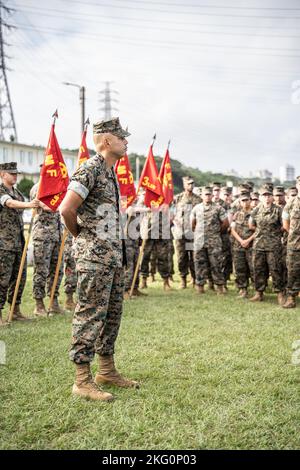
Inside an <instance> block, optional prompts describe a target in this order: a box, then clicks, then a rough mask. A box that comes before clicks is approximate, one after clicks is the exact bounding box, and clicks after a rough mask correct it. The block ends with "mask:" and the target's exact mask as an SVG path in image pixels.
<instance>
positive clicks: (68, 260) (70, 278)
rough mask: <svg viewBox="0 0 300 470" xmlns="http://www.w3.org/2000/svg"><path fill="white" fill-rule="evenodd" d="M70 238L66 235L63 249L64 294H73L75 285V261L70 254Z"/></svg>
mask: <svg viewBox="0 0 300 470" xmlns="http://www.w3.org/2000/svg"><path fill="white" fill-rule="evenodd" d="M72 239H73V237H72V236H70V235H68V236H67V239H66V243H65V249H64V271H65V282H64V289H65V293H66V294H74V292H75V291H76V286H77V275H76V262H75V259H74V256H73V254H72Z"/></svg>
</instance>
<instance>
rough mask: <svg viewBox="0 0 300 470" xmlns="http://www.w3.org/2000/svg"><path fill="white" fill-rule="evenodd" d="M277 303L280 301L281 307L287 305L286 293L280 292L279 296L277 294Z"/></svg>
mask: <svg viewBox="0 0 300 470" xmlns="http://www.w3.org/2000/svg"><path fill="white" fill-rule="evenodd" d="M277 301H278V305H281V307H282V306H283V305H284V304H285V295H284V292H278V294H277Z"/></svg>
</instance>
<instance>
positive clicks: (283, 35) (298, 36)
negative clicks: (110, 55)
mask: <svg viewBox="0 0 300 470" xmlns="http://www.w3.org/2000/svg"><path fill="white" fill-rule="evenodd" d="M25 8H26V13H30V14H31V15H37V16H41V15H42V16H44V17H46V18H61V16H59V15H54V14H49V13H40V12H41V11H45V10H49V9H43V8H36V9H35V10H31V9H30V8H27V7H25ZM19 11H20V12H22V13H23V12H24V11H23V10H19ZM53 11H56V12H57V13H66V12H62V11H59V10H53ZM88 16H91V17H93V16H94V15H88ZM104 18H105V17H104ZM68 19H69V20H72V21H74V20H75V21H79V22H81V23H89V24H90V23H95V24H99V21H97V20H95V21H93V20H90V19H89V20H88V19H83V18H82V17H78V16H74V14H73V13H72V15H70V14H68ZM102 24H107V25H116V26H118V27H119V26H125V27H129V28H132V24H128V23H112V22H105V23H102ZM135 28H139V29H143V30H144V29H148V30H152V31H161V28H159V27H155V26H148V25H147V26H145V25H141V24H138V25H136V26H135ZM164 31H174V32H176V33H177V32H182V33H191V34H213V35H225V36H247V37H255V38H257V37H263V38H272V39H273V38H276V39H277V38H284V39H300V35H287V34H269V35H267V34H261V33H257V32H255V33H245V32H228V31H199V30H196V31H195V30H191V29H184V28H182V29H180V28H164Z"/></svg>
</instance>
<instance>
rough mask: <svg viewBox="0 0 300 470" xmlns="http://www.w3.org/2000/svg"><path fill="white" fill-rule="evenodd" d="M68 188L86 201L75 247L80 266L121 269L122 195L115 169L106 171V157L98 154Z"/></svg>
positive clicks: (122, 245) (79, 214)
mask: <svg viewBox="0 0 300 470" xmlns="http://www.w3.org/2000/svg"><path fill="white" fill-rule="evenodd" d="M68 189H69V190H72V191H74V192H75V193H77V194H78V195H79V196H80V197H81V198H82V199H83V203H82V205H81V206H80V207H79V209H78V210H77V223H78V226H79V235H78V236H77V237H76V238H75V240H74V244H73V250H74V256H75V258H76V259H77V263H78V262H81V263H82V264H83V263H85V262H88V263H89V265H90V267H92V266H93V264H95V263H101V264H104V265H108V266H111V267H122V265H123V261H124V258H123V255H124V256H125V253H124V244H123V240H122V237H123V228H122V225H121V221H120V206H119V200H120V194H119V186H118V183H117V180H116V175H115V172H114V170H113V168H107V166H106V162H105V160H104V158H103V156H102V155H100V154H96V155H95V156H94V157H92V158H90V159H89V160H87V161H86V162H85V163H83V164H82V165H81V166H80V167H79V168H78V169H77V170H76V171H75V173H74V174H73V176H72V178H71V182H70V184H69V187H68ZM94 267H95V266H94Z"/></svg>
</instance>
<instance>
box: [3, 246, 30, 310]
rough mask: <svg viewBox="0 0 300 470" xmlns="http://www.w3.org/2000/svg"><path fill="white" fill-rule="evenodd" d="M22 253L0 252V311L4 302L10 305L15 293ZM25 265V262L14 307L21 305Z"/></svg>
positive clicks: (25, 271) (25, 272)
mask: <svg viewBox="0 0 300 470" xmlns="http://www.w3.org/2000/svg"><path fill="white" fill-rule="evenodd" d="M21 258H22V252H21V251H18V252H14V251H6V250H0V310H2V309H3V307H4V305H5V302H6V300H8V303H9V304H11V303H12V300H13V296H14V292H15V287H16V282H17V277H18V273H19V267H20V264H21ZM26 274H27V264H26V262H25V265H24V269H23V272H22V277H21V282H20V286H19V290H18V295H17V300H16V305H19V304H20V303H21V299H22V294H23V290H24V287H25V283H26Z"/></svg>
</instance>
